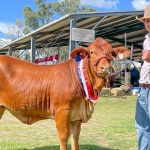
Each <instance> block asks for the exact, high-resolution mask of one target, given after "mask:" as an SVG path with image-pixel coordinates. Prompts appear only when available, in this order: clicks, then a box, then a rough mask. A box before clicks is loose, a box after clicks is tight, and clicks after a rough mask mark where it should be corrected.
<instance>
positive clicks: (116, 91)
mask: <svg viewBox="0 0 150 150" xmlns="http://www.w3.org/2000/svg"><path fill="white" fill-rule="evenodd" d="M111 95H113V96H125V95H126V93H125V91H124V90H123V89H121V88H112V89H111Z"/></svg>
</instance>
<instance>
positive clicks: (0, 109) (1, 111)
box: [0, 106, 5, 119]
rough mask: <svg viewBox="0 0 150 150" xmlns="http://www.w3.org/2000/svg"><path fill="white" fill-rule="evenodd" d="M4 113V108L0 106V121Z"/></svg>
mask: <svg viewBox="0 0 150 150" xmlns="http://www.w3.org/2000/svg"><path fill="white" fill-rule="evenodd" d="M4 111H5V107H4V106H0V119H1V118H2V116H3V114H4Z"/></svg>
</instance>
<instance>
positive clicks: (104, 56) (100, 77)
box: [71, 38, 130, 90]
mask: <svg viewBox="0 0 150 150" xmlns="http://www.w3.org/2000/svg"><path fill="white" fill-rule="evenodd" d="M120 54H122V57H123V58H127V57H128V56H129V55H130V52H129V50H127V49H125V48H124V47H119V48H118V49H117V48H114V49H113V48H112V46H111V45H110V44H109V43H108V42H107V41H106V40H104V39H102V38H97V39H96V40H95V41H94V42H93V43H92V44H91V45H89V46H88V48H76V49H75V50H73V51H72V53H71V57H72V58H75V57H76V56H80V58H81V59H87V60H88V62H89V70H90V73H91V74H90V78H91V80H92V82H93V86H94V89H95V90H99V89H101V88H102V87H103V86H104V84H105V81H106V78H108V77H109V75H110V69H111V60H112V59H113V57H116V56H117V55H120Z"/></svg>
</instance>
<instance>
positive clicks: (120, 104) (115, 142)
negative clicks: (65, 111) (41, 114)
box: [0, 96, 137, 150]
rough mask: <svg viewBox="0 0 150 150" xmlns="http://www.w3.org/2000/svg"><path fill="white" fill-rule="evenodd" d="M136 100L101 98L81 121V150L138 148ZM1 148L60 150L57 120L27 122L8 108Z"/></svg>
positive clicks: (0, 135) (1, 129) (0, 124)
mask: <svg viewBox="0 0 150 150" xmlns="http://www.w3.org/2000/svg"><path fill="white" fill-rule="evenodd" d="M135 103H136V97H134V96H127V97H102V98H100V100H99V102H98V103H97V104H96V106H95V111H94V113H93V116H92V118H91V120H90V121H89V122H88V123H86V124H82V130H81V134H80V147H81V150H136V149H137V143H136V131H135V120H134V114H135ZM69 143H70V142H69ZM69 149H70V145H69ZM0 150H59V143H58V139H57V131H56V128H55V123H54V121H52V120H45V121H39V122H37V123H35V124H33V125H30V126H28V125H24V124H22V123H20V121H19V120H17V119H16V118H14V117H13V116H12V115H11V114H9V113H8V112H5V114H4V116H3V118H2V120H0Z"/></svg>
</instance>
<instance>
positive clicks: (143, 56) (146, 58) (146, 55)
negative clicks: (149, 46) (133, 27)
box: [142, 50, 150, 62]
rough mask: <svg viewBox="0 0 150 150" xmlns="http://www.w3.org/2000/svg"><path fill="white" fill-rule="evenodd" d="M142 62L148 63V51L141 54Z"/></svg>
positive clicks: (149, 57) (149, 54)
mask: <svg viewBox="0 0 150 150" xmlns="http://www.w3.org/2000/svg"><path fill="white" fill-rule="evenodd" d="M142 60H145V61H147V62H150V50H143V52H142Z"/></svg>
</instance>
